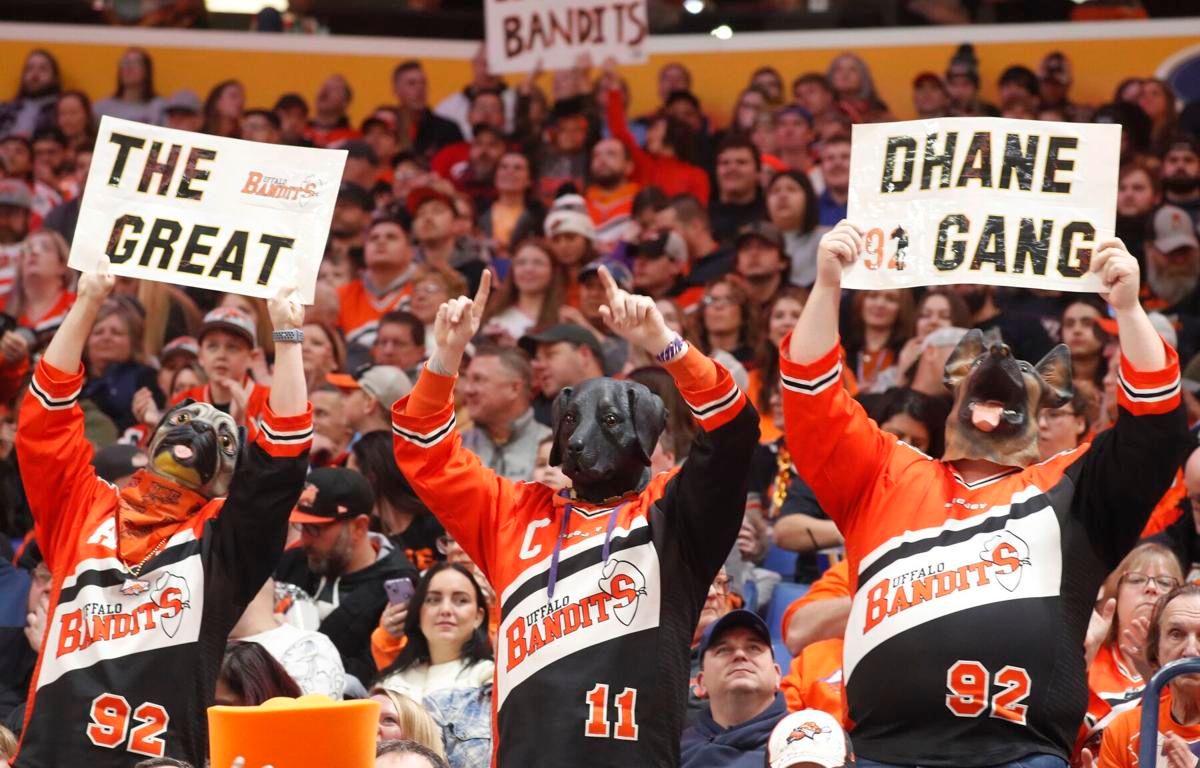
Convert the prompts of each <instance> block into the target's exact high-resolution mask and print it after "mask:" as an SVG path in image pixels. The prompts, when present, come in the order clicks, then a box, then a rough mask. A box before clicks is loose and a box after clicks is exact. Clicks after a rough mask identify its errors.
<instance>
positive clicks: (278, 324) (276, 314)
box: [267, 285, 304, 331]
mask: <svg viewBox="0 0 1200 768" xmlns="http://www.w3.org/2000/svg"><path fill="white" fill-rule="evenodd" d="M267 314H268V315H270V317H271V327H272V328H274V329H275V330H277V331H288V330H292V329H295V328H300V327H301V326H303V325H304V305H303V304H301V303H300V294H299V292H298V291H297V290H296V286H295V285H285V286H283V287H281V288H280V289H279V290H278V291H277V292H276V293H275V295H274V296H272V297H271V298H269V299H267Z"/></svg>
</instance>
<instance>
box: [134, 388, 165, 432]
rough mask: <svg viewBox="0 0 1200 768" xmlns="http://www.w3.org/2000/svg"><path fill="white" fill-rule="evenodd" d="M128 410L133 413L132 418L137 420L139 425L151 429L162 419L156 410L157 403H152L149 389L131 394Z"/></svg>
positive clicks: (152, 397)
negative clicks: (131, 398)
mask: <svg viewBox="0 0 1200 768" xmlns="http://www.w3.org/2000/svg"><path fill="white" fill-rule="evenodd" d="M130 410H131V411H132V412H133V418H135V419H137V420H138V423H139V424H145V425H147V426H151V427H153V426H154V425H155V424H157V423H158V420H159V419H161V418H162V414H161V413H160V412H159V410H158V403H155V402H154V394H153V393H151V392H150V388H149V387H142V388H141V389H139V390H138V391H137V392H134V393H133V403H132V405H131V406H130Z"/></svg>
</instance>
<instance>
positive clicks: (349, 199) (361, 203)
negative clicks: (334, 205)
mask: <svg viewBox="0 0 1200 768" xmlns="http://www.w3.org/2000/svg"><path fill="white" fill-rule="evenodd" d="M337 202H338V203H349V204H350V205H357V206H358V207H359V208H362V209H363V210H364V211H366V212H367V213H370V212H371V211H373V210H375V200H374V198H372V197H371V193H370V192H368V191H367V190H366V189H364V188H362V187H360V186H359V185H357V184H355V183H353V182H349V181H347V182H344V183H343V184H342V186H340V187H338V196H337Z"/></svg>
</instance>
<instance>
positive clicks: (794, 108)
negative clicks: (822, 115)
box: [775, 104, 812, 125]
mask: <svg viewBox="0 0 1200 768" xmlns="http://www.w3.org/2000/svg"><path fill="white" fill-rule="evenodd" d="M784 115H796V116H797V117H799V118H800V119H801V120H803V121H804V122H806V123H808V124H809V125H812V113H811V112H809V111H808V110H807V109H805V108H804V107H802V106H800V105H799V104H789V105H788V106H786V107H784V108H783V109H781V110H779V111H778V112H776V113H775V118H776V119H778V118H781V117H783V116H784Z"/></svg>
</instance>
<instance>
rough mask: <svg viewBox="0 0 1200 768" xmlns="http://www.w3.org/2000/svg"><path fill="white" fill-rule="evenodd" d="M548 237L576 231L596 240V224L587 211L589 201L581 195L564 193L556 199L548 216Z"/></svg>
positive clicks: (546, 226)
mask: <svg viewBox="0 0 1200 768" xmlns="http://www.w3.org/2000/svg"><path fill="white" fill-rule="evenodd" d="M545 230H546V237H554V236H555V235H558V234H564V233H568V232H570V233H574V234H576V235H579V236H581V237H583V238H586V239H587V240H590V241H592V242H595V240H596V225H595V224H594V223H593V222H592V218H591V216H589V215H588V212H587V201H586V200H584V199H583V197H582V196H580V195H563V196H562V197H560V198H558V199H557V200H555V201H554V204H553V205H552V206H551V207H550V213H549V214H547V216H546V223H545Z"/></svg>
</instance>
